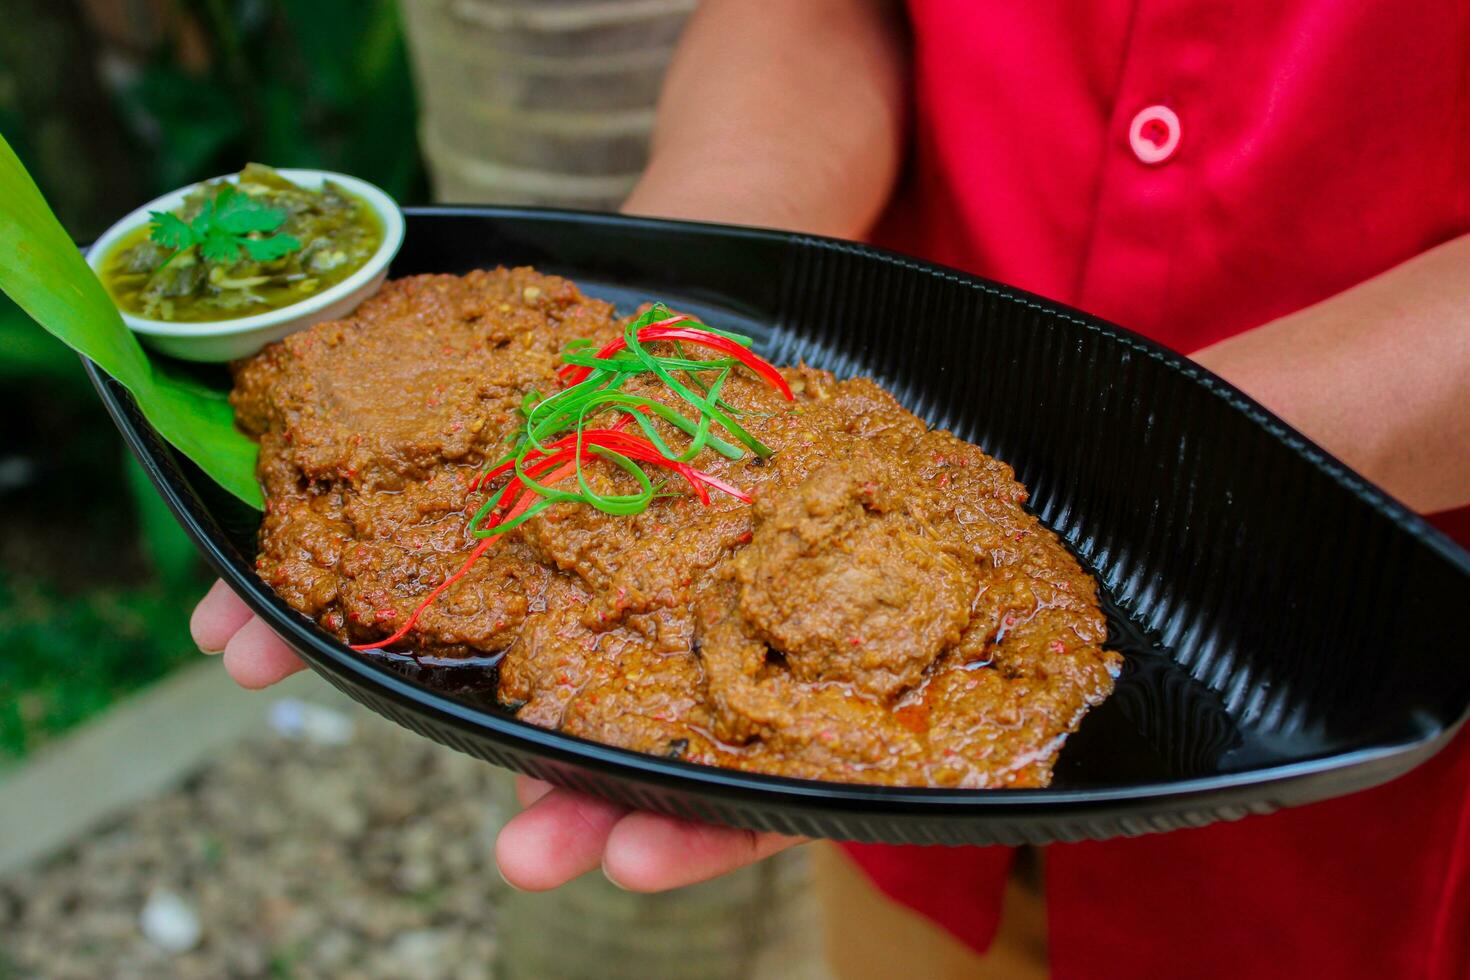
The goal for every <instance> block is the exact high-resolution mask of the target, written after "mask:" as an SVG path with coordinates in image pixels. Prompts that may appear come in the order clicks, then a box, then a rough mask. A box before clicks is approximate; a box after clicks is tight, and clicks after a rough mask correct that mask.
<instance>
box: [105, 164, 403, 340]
mask: <svg viewBox="0 0 1470 980" xmlns="http://www.w3.org/2000/svg"><path fill="white" fill-rule="evenodd" d="M227 186H230V182H228V181H224V180H218V181H212V182H210V183H207V184H202V185H200V186H199V187H198V188H196V189H194V190H193V191H190V192H189V195H188V196H187V197H185V198H184V202H183V204H181V205H180V206H179V207H177V208H175V209H174V210H173V211H172V212H171V213H172V214H173V215H175V216H177V217H178V218H179V219H181V220H182V221H184V222H186V223H187V222H192V221H194V220H195V219H197V218H198V217H199V214H200V212H201V211H202V210H203V209H204V208H205V206H206V204H208V203H209V202H210V201H213V200H215V199H216V198H217V196H218V195H219V194H220V192H221V191H222V190H224V189H225V188H226V187H227ZM233 186H234V187H235V188H236V190H237V191H238V192H239V193H241V194H244V195H246V196H247V197H249V198H250V199H251V201H253V202H256V203H258V204H260V205H262V206H264V207H268V208H276V209H280V210H282V211H284V212H285V220H284V221H283V222H282V223H281V224H280V225H279V227H278V228H276V229H273V231H272V233H271V234H273V235H277V234H278V235H289V236H291V237H292V238H294V239H296V241H297V242H298V243H299V246H300V247H299V248H296V249H294V250H292V251H291V252H289V254H286V255H284V256H282V257H280V258H277V259H273V260H270V261H254V260H252V259H251V258H250V257H249V256H248V254H247V252H246V250H245V249H244V248H243V247H242V248H240V249H238V250H236V252H235V253H234V254H233V255H231V256H230V257H227V258H223V259H219V258H210V257H207V256H206V255H205V254H204V253H205V251H206V250H205V249H204V248H202V247H200V246H197V245H195V246H191V247H188V248H183V249H174V248H169V247H167V246H166V245H164V244H161V243H159V242H158V241H154V240H153V233H154V225H153V224H145V225H143V226H142V227H140V228H138V229H137V230H135V231H133V232H130V233H129V234H128V235H126V236H125V237H124V238H123V239H122V240H121V241H119V242H118V243H117V245H115V246H114V247H113V248H112V250H111V252H110V253H109V254H108V256H107V258H106V260H105V261H104V263H103V269H102V283H103V285H104V286H106V287H107V291H108V292H109V293H110V294H111V295H112V298H113V301H114V302H116V303H117V305H118V308H119V309H121V310H123V311H125V312H128V313H132V314H134V315H136V316H142V317H146V318H148V319H150V320H164V321H169V322H174V323H200V322H206V321H211V320H233V319H238V318H239V317H246V316H254V315H255V314H257V313H266V312H269V311H271V310H277V309H280V308H282V307H285V306H290V305H291V304H292V303H299V302H301V301H302V300H304V299H309V298H311V297H312V296H315V295H316V294H318V293H320V292H322V291H323V290H325V289H330V288H331V287H332V286H335V285H336V284H337V283H339V282H341V281H342V280H344V279H346V278H347V277H348V276H350V275H352V274H353V273H354V272H356V271H357V270H358V269H360V268H362V266H363V265H364V264H365V263H366V262H367V261H368V260H369V259H370V258H372V256H373V255H374V253H376V252H377V250H378V247H379V246H380V245H381V244H382V241H383V225H382V222H381V221H380V220H379V218H378V216H377V214H376V213H375V212H374V211H373V209H372V208H371V207H370V206H369V205H368V204H367V202H365V201H363V200H362V199H361V198H359V197H357V196H356V195H354V194H352V193H350V192H348V191H346V190H344V189H343V188H341V187H339V186H338V185H336V184H333V183H332V182H330V181H326V182H324V183H323V184H322V187H321V189H320V190H309V189H307V188H304V187H300V186H298V185H297V184H294V183H292V182H291V181H289V180H287V179H286V178H284V177H282V176H281V175H280V174H278V173H276V172H275V171H274V170H272V169H271V168H270V167H265V166H262V165H260V164H254V163H252V164H249V165H247V166H246V167H245V169H244V170H242V171H240V175H239V180H238V182H237V183H235V184H234V185H233ZM243 237H246V238H252V239H261V238H267V237H271V236H270V235H267V234H264V233H261V232H251V233H249V234H247V235H245V236H243Z"/></svg>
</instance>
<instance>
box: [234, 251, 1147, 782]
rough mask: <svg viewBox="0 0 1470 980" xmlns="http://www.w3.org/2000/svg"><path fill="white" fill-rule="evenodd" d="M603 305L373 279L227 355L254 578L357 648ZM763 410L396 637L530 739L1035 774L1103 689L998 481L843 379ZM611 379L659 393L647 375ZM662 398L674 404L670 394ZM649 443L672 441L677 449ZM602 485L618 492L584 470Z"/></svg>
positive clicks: (1007, 479)
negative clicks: (715, 484)
mask: <svg viewBox="0 0 1470 980" xmlns="http://www.w3.org/2000/svg"><path fill="white" fill-rule="evenodd" d="M621 324H622V321H620V320H619V319H618V318H617V317H616V316H615V315H614V312H613V309H612V307H611V305H610V304H608V303H605V302H602V301H599V300H594V299H589V298H587V297H584V296H583V295H582V294H581V293H580V291H579V290H578V289H577V288H576V286H574V285H573V284H572V283H570V282H568V281H567V280H564V279H560V278H557V277H554V276H542V275H540V274H538V273H536V272H534V271H533V270H530V269H515V270H510V271H507V270H504V269H500V270H495V271H486V272H472V273H470V274H469V275H467V276H463V277H458V276H419V277H415V278H411V279H403V280H398V281H396V282H392V283H389V284H388V285H387V286H385V287H384V289H383V291H382V292H381V293H379V295H378V296H376V297H375V298H374V299H372V300H370V301H368V302H367V303H366V304H364V305H363V307H362V308H361V309H359V311H358V312H357V313H356V314H355V315H354V316H353V317H352V318H350V319H348V320H343V321H339V322H334V323H326V324H320V325H318V326H316V327H313V328H311V329H309V330H306V331H303V332H301V333H298V334H295V335H293V336H291V337H288V338H287V339H286V340H284V341H282V342H281V343H278V344H274V345H272V346H271V347H268V348H267V349H266V350H264V351H262V352H261V353H260V354H259V355H257V356H256V357H255V358H253V359H251V360H249V361H247V362H244V363H242V364H240V365H237V366H236V385H235V390H234V392H233V394H232V396H231V400H232V402H233V404H234V406H235V410H236V414H237V418H238V420H239V423H240V424H241V426H242V427H243V428H245V430H246V431H248V432H250V433H251V434H253V435H256V436H258V437H259V439H260V445H261V454H260V464H259V474H260V478H261V482H262V484H263V486H264V488H265V492H266V497H267V500H268V504H267V510H266V514H265V518H264V521H263V523H262V525H261V530H260V546H261V551H260V557H259V559H258V571H259V573H260V575H261V577H262V578H263V579H264V580H265V581H266V582H267V583H269V584H270V585H271V586H272V587H273V588H275V589H276V591H277V592H278V593H280V595H281V596H282V597H283V598H284V599H285V600H286V601H287V602H288V603H290V604H291V605H292V606H293V607H294V608H296V609H298V610H299V611H301V612H302V613H304V614H306V615H308V616H311V617H312V618H314V619H315V620H317V621H318V622H319V623H320V624H321V625H322V626H323V627H324V628H326V629H327V630H329V631H330V632H332V633H334V634H335V635H337V636H339V637H341V638H342V639H343V640H346V641H350V642H366V641H370V640H375V639H378V638H381V637H383V636H387V635H388V634H390V633H391V632H392V631H393V630H394V629H395V627H396V626H397V625H398V624H401V623H403V622H404V620H405V619H406V617H407V616H408V615H409V613H410V612H411V610H412V609H413V608H414V607H415V606H416V605H417V604H418V602H419V600H420V599H421V598H422V597H423V596H424V595H425V594H427V593H428V592H429V590H431V589H432V588H434V586H436V585H438V584H439V583H440V582H442V581H443V580H444V578H445V577H446V576H448V575H449V574H451V573H452V572H453V571H454V570H455V569H457V568H458V567H459V566H460V565H461V564H462V563H463V562H464V560H465V558H466V556H467V555H468V553H469V552H470V550H471V549H472V548H473V547H474V545H475V544H476V543H477V542H476V539H474V538H472V537H471V536H470V535H469V534H468V532H467V526H468V519H469V516H470V515H471V514H473V512H474V511H475V510H476V509H477V508H478V506H479V505H480V503H481V502H482V500H483V499H484V498H483V496H482V495H481V494H480V493H472V492H470V489H469V487H470V483H471V481H472V480H473V479H474V477H475V476H476V475H477V474H478V472H479V471H480V469H481V468H482V467H483V466H484V464H485V463H486V462H487V461H493V460H494V459H497V458H499V457H500V456H501V455H502V454H503V453H504V452H505V450H506V448H507V447H508V445H509V439H510V438H511V437H512V436H513V435H514V433H515V432H516V431H518V429H519V428H520V426H521V422H522V417H521V416H520V414H519V412H518V408H519V406H520V405H521V403H522V400H523V399H524V398H525V396H526V394H527V392H528V391H530V390H532V389H536V390H538V391H540V392H543V393H544V392H549V391H554V390H556V386H557V381H556V377H555V370H556V368H557V367H559V366H560V363H561V362H560V360H559V354H560V352H561V351H562V349H563V348H564V347H565V346H566V344H567V343H568V342H569V341H571V340H574V339H577V338H587V339H590V340H592V341H593V342H594V343H596V344H598V345H599V346H600V345H601V344H602V343H604V342H605V341H607V340H610V339H612V338H613V337H615V336H617V335H618V334H619V331H620V329H621ZM783 373H784V374H785V375H786V377H787V378H788V380H789V381H790V382H791V385H792V388H793V389H794V390H795V391H796V392H797V400H796V401H795V403H791V402H787V401H785V400H784V399H782V398H781V397H780V396H779V395H778V394H776V393H775V392H773V391H772V390H771V389H769V388H768V387H766V386H765V385H763V384H762V383H760V382H759V381H758V380H756V379H755V378H753V377H751V376H749V375H747V374H744V373H743V372H741V373H735V374H732V375H731V377H730V379H729V381H728V382H727V384H726V386H725V388H724V391H723V396H724V397H725V399H726V400H727V401H729V402H731V403H732V404H734V405H736V406H738V407H739V408H740V409H742V410H743V411H744V412H745V413H746V414H744V415H743V416H742V424H744V425H746V427H747V428H748V429H750V431H751V432H752V433H753V434H754V435H756V436H757V437H758V438H759V439H760V440H761V441H763V442H765V443H766V444H767V445H769V446H771V447H772V448H773V449H774V450H775V453H774V455H773V456H772V457H771V458H770V459H768V460H764V461H762V460H759V459H757V458H756V457H754V456H753V455H747V456H746V457H745V458H744V459H742V460H736V461H730V460H726V459H724V458H722V457H720V456H718V455H716V454H714V453H712V452H706V453H705V454H704V455H703V456H701V458H700V459H699V461H698V464H697V465H699V466H700V468H702V469H705V470H707V471H709V472H711V473H713V474H714V475H716V476H718V477H720V478H721V479H724V480H726V481H728V482H730V483H732V484H734V485H736V486H739V487H741V488H743V489H744V490H745V491H746V492H748V493H750V494H751V495H752V496H753V497H754V500H755V502H754V504H753V505H747V504H744V503H742V502H740V501H738V500H735V499H733V498H730V497H726V496H724V495H720V494H716V495H715V496H714V498H713V500H712V501H711V504H710V505H709V506H708V507H705V506H702V505H701V504H700V503H699V501H698V500H696V499H695V498H694V497H693V496H691V495H690V494H689V493H688V492H687V491H681V489H680V488H679V487H678V486H676V485H674V484H672V483H671V484H670V485H669V486H668V487H667V489H668V490H669V495H668V496H664V497H660V498H657V499H655V500H654V502H653V503H652V504H651V505H650V506H649V507H648V509H647V510H645V511H644V512H643V513H641V514H636V515H633V516H610V515H607V514H604V513H602V512H600V511H597V510H595V509H593V508H591V507H587V506H581V505H577V504H563V505H557V506H553V507H551V508H550V509H549V510H547V511H545V512H544V513H542V514H541V515H539V516H538V517H536V518H534V519H532V520H531V521H530V522H528V523H527V524H525V525H523V526H522V527H521V528H518V529H516V530H514V531H511V532H508V533H507V534H506V535H505V538H504V540H501V541H500V542H499V543H498V544H496V545H495V546H494V547H492V548H491V549H490V551H489V552H488V553H487V554H486V555H485V556H484V557H483V558H482V559H480V561H479V562H478V563H476V564H475V565H474V566H473V567H472V568H471V570H470V571H469V572H468V574H467V575H466V576H465V577H464V578H463V579H462V580H460V581H459V582H457V583H456V584H454V585H453V586H452V587H451V588H450V589H448V591H446V592H445V593H444V595H442V596H441V597H440V598H439V599H438V600H437V601H436V602H435V603H434V604H433V605H431V606H430V607H429V608H428V609H427V610H426V611H425V612H424V614H423V615H422V617H421V618H420V619H419V621H418V624H417V626H416V627H415V629H414V631H413V632H412V633H410V634H409V641H408V643H407V646H408V647H409V649H411V650H412V651H413V652H415V653H416V654H418V655H421V656H424V655H427V656H433V657H434V658H459V657H476V658H483V657H485V656H486V655H494V654H500V653H502V652H503V654H504V656H503V659H502V660H501V661H500V669H499V673H498V677H499V682H498V683H499V690H498V692H497V694H498V698H499V700H500V701H501V702H502V703H503V704H507V705H511V706H514V707H515V708H516V710H517V716H518V717H519V718H521V719H522V720H525V721H527V722H530V723H532V724H536V725H540V726H543V727H547V728H554V729H560V730H562V731H566V732H569V733H572V734H576V735H581V736H584V737H587V738H592V739H596V740H598V741H602V742H606V743H609V744H613V745H620V746H625V747H627V748H631V749H636V750H638V751H642V752H648V753H653V754H658V755H666V756H673V757H677V758H682V759H686V760H690V761H695V762H702V763H708V764H713V765H721V766H728V767H732V768H737V769H747V770H755V771H761V772H769V773H777V774H782V775H790V776H800V777H806V778H813V779H833V780H842V781H849V782H868V783H889V784H902V785H915V786H944V787H968V788H979V787H1031V786H1044V785H1046V784H1047V782H1048V781H1049V780H1050V777H1051V767H1052V764H1053V762H1054V761H1055V759H1056V756H1057V753H1058V752H1059V751H1060V749H1061V745H1062V742H1063V741H1064V739H1065V738H1066V736H1067V735H1068V734H1069V733H1071V732H1072V731H1074V730H1075V729H1076V727H1077V725H1078V723H1079V722H1080V721H1081V719H1082V716H1083V715H1084V714H1085V713H1086V711H1087V710H1088V709H1089V708H1090V707H1092V706H1094V705H1096V704H1098V703H1100V702H1101V701H1102V700H1103V699H1104V698H1106V697H1107V695H1108V694H1109V693H1110V691H1111V690H1112V686H1113V677H1114V675H1115V674H1116V673H1117V670H1118V668H1119V665H1120V664H1121V658H1120V657H1119V656H1118V655H1117V654H1116V653H1113V652H1110V651H1106V650H1103V649H1102V648H1101V644H1102V642H1103V639H1104V636H1105V632H1106V630H1105V624H1104V619H1103V615H1102V613H1101V612H1100V611H1099V608H1098V603H1097V595H1096V586H1095V584H1094V582H1093V581H1092V579H1091V578H1090V577H1089V576H1088V575H1086V574H1085V573H1084V572H1083V571H1082V569H1081V568H1080V567H1079V566H1078V564H1077V562H1076V561H1075V559H1073V557H1072V556H1071V555H1070V554H1069V553H1068V552H1067V550H1066V549H1065V548H1064V547H1063V546H1062V545H1061V543H1060V542H1059V541H1058V540H1057V539H1056V537H1055V536H1054V535H1053V534H1052V533H1051V532H1050V531H1048V530H1047V529H1045V528H1044V527H1042V526H1041V525H1040V524H1039V523H1038V521H1037V520H1036V518H1034V517H1033V516H1031V515H1030V514H1029V513H1028V512H1027V511H1026V510H1025V509H1024V507H1023V504H1024V502H1025V499H1026V491H1025V489H1024V488H1023V487H1022V486H1021V485H1020V484H1019V483H1017V482H1016V480H1015V479H1014V476H1013V473H1012V470H1011V469H1010V467H1008V466H1006V465H1005V464H1004V463H1001V462H999V461H997V460H995V459H992V458H991V457H989V456H986V455H985V454H984V453H983V452H981V451H980V450H979V449H978V448H976V447H975V446H973V445H970V444H968V443H966V442H964V441H962V440H960V439H958V438H956V437H954V436H952V435H950V434H949V433H946V432H940V431H934V430H930V429H928V428H927V427H926V426H925V425H924V423H923V422H922V421H921V420H919V419H918V418H916V417H915V416H914V415H912V414H911V413H909V412H907V411H906V410H904V409H903V408H902V407H901V406H899V405H898V403H897V402H896V401H895V400H894V399H893V398H892V396H890V395H889V394H888V393H886V392H885V391H883V390H882V389H881V388H879V387H878V386H877V385H875V384H874V383H873V382H872V381H870V380H867V379H864V378H855V379H850V380H844V381H838V380H836V379H834V378H833V377H832V375H830V374H829V373H827V372H824V371H818V370H814V369H811V368H806V367H798V368H792V369H787V370H785V371H784V372H783ZM639 385H640V382H638V381H634V382H631V383H630V384H629V385H628V386H627V387H626V388H625V390H628V391H636V392H638V393H641V394H645V395H647V396H649V397H653V398H659V399H661V400H667V399H671V398H672V397H673V396H672V395H671V394H670V393H669V392H668V391H667V390H666V389H661V388H659V387H657V386H656V385H654V384H652V383H649V384H647V385H646V387H645V388H643V389H640V387H639ZM671 403H672V402H671ZM670 436H671V438H672V433H671V434H670ZM587 473H588V476H589V479H590V480H592V481H593V483H594V484H595V485H597V486H598V489H599V490H600V491H601V492H626V490H627V486H626V484H628V483H629V482H630V481H629V480H628V478H627V476H626V475H625V474H622V473H620V472H618V471H616V470H613V469H612V468H611V467H608V466H606V465H599V464H590V465H589V466H588V469H587Z"/></svg>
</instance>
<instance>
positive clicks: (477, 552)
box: [349, 453, 577, 653]
mask: <svg viewBox="0 0 1470 980" xmlns="http://www.w3.org/2000/svg"><path fill="white" fill-rule="evenodd" d="M562 455H567V456H571V455H572V454H571V453H567V454H561V453H558V454H557V456H555V457H548V458H547V459H545V460H543V461H542V464H550V465H555V463H556V462H561V463H562V465H561V468H560V469H557V470H556V471H555V472H553V473H551V474H550V475H549V476H547V478H546V482H547V483H556V482H557V481H559V480H564V479H566V478H567V477H569V476H571V475H572V474H573V473H575V472H576V471H577V466H576V464H575V463H567V462H565V461H563V460H560V459H558V458H557V457H560V456H562ZM547 468H548V467H547V466H546V465H540V464H538V466H537V467H536V468H535V469H536V470H538V471H541V472H544V471H545V469H547ZM527 472H528V473H530V474H531V475H532V476H535V475H538V473H536V472H532V470H530V469H528V470H527ZM536 500H537V495H536V494H534V493H528V492H526V491H524V490H522V491H521V493H520V495H519V496H518V497H516V498H515V501H514V503H512V504H511V506H510V510H508V511H507V512H506V514H505V517H504V518H503V520H496V521H494V522H493V523H491V525H490V526H491V527H494V526H495V525H496V524H500V523H504V522H505V521H513V520H515V519H516V518H517V517H520V516H521V515H522V514H524V513H525V512H526V511H527V510H529V509H530V508H531V505H532V504H534V503H535V502H536ZM499 540H500V536H499V535H496V536H495V537H490V538H486V539H484V540H483V541H481V542H480V543H479V544H477V545H475V549H474V550H473V551H471V552H470V555H469V557H468V558H466V559H465V561H464V564H463V565H460V566H459V568H458V569H457V570H456V571H455V573H454V574H453V575H451V576H449V577H448V578H446V579H445V580H444V581H443V582H440V583H439V585H438V586H436V587H435V588H434V590H433V591H432V592H430V593H429V594H428V595H426V596H425V597H424V600H423V601H422V602H420V603H419V605H418V608H416V609H415V610H414V611H413V613H412V614H411V615H410V616H409V617H408V619H407V620H406V621H405V622H404V624H403V625H402V626H400V627H399V628H398V629H397V630H395V631H394V633H393V635H392V636H388V637H385V638H383V639H381V640H378V641H377V642H376V643H359V644H354V645H352V646H350V647H349V649H351V650H356V651H358V652H359V653H361V652H364V651H367V650H379V649H382V648H383V647H386V646H389V645H391V644H394V643H397V642H398V641H399V640H401V639H403V638H404V637H405V636H407V635H408V631H409V630H411V629H413V628H414V626H415V625H416V624H417V623H418V621H419V617H420V616H422V615H423V614H424V611H425V610H427V609H428V608H429V607H430V606H432V605H433V604H434V600H435V599H438V598H439V597H440V596H441V595H443V594H444V593H445V591H447V590H448V589H449V587H450V586H451V585H453V584H454V583H455V582H458V581H459V580H460V579H462V578H464V576H465V574H466V573H468V572H469V570H470V568H471V567H472V566H473V565H474V564H475V562H477V561H479V560H480V556H481V555H483V554H484V553H485V552H487V551H489V550H490V546H491V545H493V544H495V542H497V541H499Z"/></svg>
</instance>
